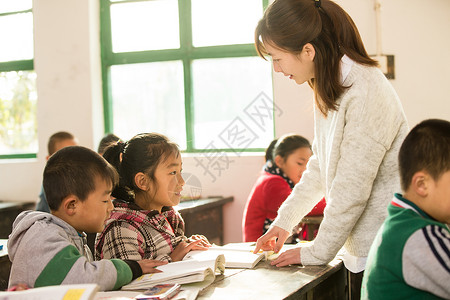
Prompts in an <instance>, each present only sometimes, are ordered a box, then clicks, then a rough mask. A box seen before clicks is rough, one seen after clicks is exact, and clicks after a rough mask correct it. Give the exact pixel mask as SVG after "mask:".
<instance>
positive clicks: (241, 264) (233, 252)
mask: <svg viewBox="0 0 450 300" xmlns="http://www.w3.org/2000/svg"><path fill="white" fill-rule="evenodd" d="M241 244H242V243H236V245H233V244H232V243H231V244H228V245H227V246H223V247H220V246H212V247H210V248H209V249H208V250H205V251H200V250H196V251H190V252H189V253H188V254H186V256H185V257H184V258H183V260H190V259H193V260H205V259H211V258H213V257H216V256H217V255H219V254H223V256H225V267H226V268H239V269H252V268H254V267H255V266H256V264H257V263H258V262H259V261H260V260H261V259H263V258H264V257H265V253H264V252H263V251H260V252H259V253H257V254H254V253H253V249H254V247H253V248H248V247H246V246H243V247H241V246H240V245H241Z"/></svg>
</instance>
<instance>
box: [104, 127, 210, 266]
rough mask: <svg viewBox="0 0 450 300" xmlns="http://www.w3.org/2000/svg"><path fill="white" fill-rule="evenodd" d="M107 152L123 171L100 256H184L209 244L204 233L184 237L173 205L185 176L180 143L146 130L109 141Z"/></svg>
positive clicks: (120, 174) (179, 218) (110, 158)
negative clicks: (145, 131)
mask: <svg viewBox="0 0 450 300" xmlns="http://www.w3.org/2000/svg"><path fill="white" fill-rule="evenodd" d="M103 157H104V158H105V159H106V160H107V161H108V162H109V163H111V164H112V165H113V166H114V167H115V168H116V169H117V171H118V173H119V176H120V179H119V185H118V186H116V187H115V188H114V190H113V192H112V194H111V195H112V196H113V197H114V198H116V199H115V200H114V210H113V212H112V213H111V216H110V218H109V219H108V220H107V222H106V225H105V229H104V230H103V232H102V233H101V234H100V235H99V236H98V237H97V241H96V245H95V256H96V259H103V258H120V259H129V260H141V259H144V258H148V259H155V260H162V261H169V262H172V261H179V260H181V259H182V258H183V257H184V256H185V255H186V253H188V252H189V251H191V250H204V249H207V247H208V246H209V242H208V240H207V239H206V238H205V237H204V236H200V235H194V236H192V237H190V238H189V239H188V238H186V237H185V236H184V222H183V219H182V217H181V215H180V214H179V213H178V212H177V211H176V210H174V209H173V207H172V206H175V205H177V204H178V203H179V202H180V197H181V194H180V193H181V191H182V190H183V185H184V180H183V178H182V176H181V170H182V167H181V165H182V162H181V154H180V151H179V149H178V146H177V145H176V144H175V143H173V142H171V141H169V139H167V137H165V136H163V135H161V134H157V133H143V134H138V135H136V136H134V137H133V138H132V139H131V140H129V141H128V142H126V143H124V142H122V141H119V142H117V143H116V144H113V145H111V146H109V147H108V148H107V149H106V151H105V153H104V154H103Z"/></svg>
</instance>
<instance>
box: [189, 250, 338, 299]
mask: <svg viewBox="0 0 450 300" xmlns="http://www.w3.org/2000/svg"><path fill="white" fill-rule="evenodd" d="M205 299H245V300H248V299H258V300H259V299H270V300H272V299H273V300H278V299H289V300H292V299H300V300H313V299H314V300H322V299H323V300H325V299H326V300H333V299H336V300H341V299H346V272H345V268H344V266H343V263H342V261H341V260H339V259H335V260H333V261H332V262H330V263H329V264H328V265H325V266H306V267H304V266H297V265H295V266H288V267H282V268H277V267H274V266H271V265H270V263H269V262H267V261H261V262H259V263H258V265H257V266H256V267H255V268H254V269H226V270H225V274H224V275H220V276H217V277H216V280H215V281H214V283H212V284H211V285H210V286H208V287H207V288H205V289H204V290H203V291H201V292H200V293H199V296H198V297H197V300H205Z"/></svg>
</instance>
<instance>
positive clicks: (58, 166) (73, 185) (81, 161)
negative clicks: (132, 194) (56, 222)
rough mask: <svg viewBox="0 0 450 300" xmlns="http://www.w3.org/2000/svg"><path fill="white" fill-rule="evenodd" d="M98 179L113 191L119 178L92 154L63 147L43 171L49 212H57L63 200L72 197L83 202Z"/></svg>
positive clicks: (101, 160) (104, 162)
mask: <svg viewBox="0 0 450 300" xmlns="http://www.w3.org/2000/svg"><path fill="white" fill-rule="evenodd" d="M98 176H100V178H101V179H103V180H105V182H110V183H111V188H113V187H114V186H115V185H116V184H117V182H118V179H119V176H118V174H117V171H116V169H115V168H114V167H113V166H111V165H110V164H109V163H108V162H107V161H106V160H105V159H104V158H103V157H101V156H100V155H99V154H98V153H96V152H95V151H92V150H90V149H88V148H85V147H82V146H69V147H65V148H63V149H61V150H59V151H58V152H56V153H55V154H54V155H52V156H51V157H50V158H49V160H48V161H47V165H46V166H45V169H44V180H43V185H44V191H45V196H46V197H47V202H48V205H49V207H50V209H51V210H57V209H58V208H59V207H60V205H61V203H62V201H63V199H64V198H65V197H67V196H69V195H75V196H76V197H78V198H79V199H80V200H81V201H84V200H86V199H87V197H88V196H89V194H90V193H92V192H93V191H94V190H95V188H96V186H95V179H96V178H97V177H98Z"/></svg>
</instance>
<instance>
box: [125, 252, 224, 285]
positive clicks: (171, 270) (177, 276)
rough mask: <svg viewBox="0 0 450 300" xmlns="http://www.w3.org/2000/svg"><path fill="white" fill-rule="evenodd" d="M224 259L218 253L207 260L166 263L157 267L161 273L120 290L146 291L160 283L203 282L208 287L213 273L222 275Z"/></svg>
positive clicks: (148, 275)
mask: <svg viewBox="0 0 450 300" xmlns="http://www.w3.org/2000/svg"><path fill="white" fill-rule="evenodd" d="M224 264H225V258H224V256H223V255H221V254H220V253H218V254H217V255H216V256H215V257H209V258H208V259H200V260H196V259H192V260H186V261H184V260H183V261H178V262H172V263H168V264H167V265H162V266H158V267H157V269H158V270H161V271H162V272H161V273H152V274H144V275H142V276H140V277H138V278H136V279H135V280H133V281H132V282H130V283H129V284H127V285H124V286H123V287H122V290H136V289H146V288H148V287H151V286H154V285H156V284H160V283H179V284H186V283H192V282H205V283H208V285H209V284H210V283H211V282H213V281H214V278H215V273H220V274H223V272H224V270H225V265H224Z"/></svg>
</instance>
